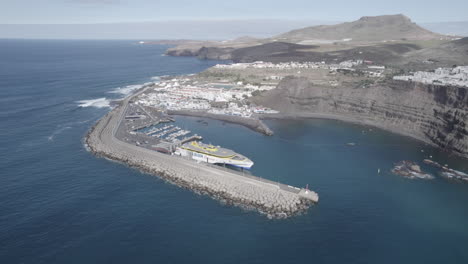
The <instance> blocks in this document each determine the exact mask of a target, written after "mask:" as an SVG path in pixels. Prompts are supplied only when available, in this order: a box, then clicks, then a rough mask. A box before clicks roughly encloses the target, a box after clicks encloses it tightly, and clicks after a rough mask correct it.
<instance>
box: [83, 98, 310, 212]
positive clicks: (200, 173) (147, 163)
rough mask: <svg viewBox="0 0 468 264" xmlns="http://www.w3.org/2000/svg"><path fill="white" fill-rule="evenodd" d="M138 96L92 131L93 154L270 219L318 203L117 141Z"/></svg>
mask: <svg viewBox="0 0 468 264" xmlns="http://www.w3.org/2000/svg"><path fill="white" fill-rule="evenodd" d="M141 92H143V91H141ZM141 92H139V93H141ZM137 95H138V94H135V95H133V96H131V97H129V98H127V99H125V100H123V101H122V102H121V104H120V105H119V106H117V107H116V108H115V109H113V110H112V111H111V112H109V113H108V114H107V115H106V116H104V117H103V118H102V119H101V120H99V121H98V122H97V123H96V124H95V126H94V127H93V128H92V129H91V130H90V132H89V133H88V135H87V136H86V144H87V145H88V147H89V148H90V150H91V151H92V152H93V153H95V154H97V155H101V156H104V157H107V158H110V159H113V160H117V161H121V162H124V163H126V164H128V165H129V166H132V167H136V168H139V169H141V170H142V171H145V172H149V173H152V174H155V175H158V176H160V177H162V178H164V179H165V180H167V181H169V182H171V183H174V184H176V185H178V186H181V187H185V188H188V189H191V190H193V191H195V192H199V193H203V194H207V195H209V196H211V197H213V198H215V199H218V200H223V201H225V202H226V203H228V204H234V205H238V206H241V207H247V208H254V209H256V210H258V211H259V212H261V213H264V214H266V215H268V217H271V218H284V217H288V216H291V215H295V214H297V213H299V212H301V211H304V210H306V209H307V208H308V207H309V206H310V205H311V204H313V203H316V202H318V195H317V194H316V193H315V192H312V191H309V190H307V191H306V190H304V189H299V188H295V187H292V186H289V185H284V184H280V183H276V182H273V181H269V180H266V179H263V178H258V177H255V176H252V175H247V174H246V175H241V174H239V173H236V172H235V171H230V170H228V169H223V168H216V167H214V166H209V165H207V164H204V163H197V162H195V161H193V160H187V159H183V158H179V157H176V156H171V155H167V154H162V153H158V152H156V151H152V150H150V149H146V148H142V147H139V146H136V145H133V144H130V143H127V142H124V141H121V140H118V139H117V138H116V137H115V131H116V129H117V128H118V127H119V125H120V123H121V121H122V119H123V118H124V117H125V112H126V107H127V105H128V101H129V100H130V99H131V98H133V97H134V96H137Z"/></svg>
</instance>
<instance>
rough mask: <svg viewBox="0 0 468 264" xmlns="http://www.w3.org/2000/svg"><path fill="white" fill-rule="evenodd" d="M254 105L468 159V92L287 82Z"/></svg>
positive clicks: (293, 79) (409, 85) (401, 84)
mask: <svg viewBox="0 0 468 264" xmlns="http://www.w3.org/2000/svg"><path fill="white" fill-rule="evenodd" d="M253 101H254V102H256V103H258V104H261V105H264V106H267V107H271V108H273V109H276V110H279V111H281V113H282V114H283V115H285V116H288V115H289V116H293V117H324V118H330V119H339V120H345V121H350V122H357V123H362V124H368V125H372V126H376V127H380V128H382V129H385V130H389V131H393V132H396V133H399V134H403V135H407V136H411V137H413V138H416V139H419V140H422V141H424V142H427V143H429V144H432V145H435V146H438V147H440V148H442V149H445V150H447V151H450V152H453V153H456V154H458V155H461V156H464V157H468V89H467V88H463V87H453V86H441V85H428V84H422V83H413V82H402V81H388V82H385V83H381V84H374V85H371V86H368V87H367V88H362V87H355V88H351V87H322V86H318V85H314V84H313V83H311V82H310V81H309V80H308V79H306V78H301V77H287V78H285V79H283V80H282V81H281V82H280V84H279V85H278V88H277V89H275V90H271V91H269V92H266V93H264V94H262V95H261V96H258V97H256V98H253Z"/></svg>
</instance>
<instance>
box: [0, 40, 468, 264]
mask: <svg viewBox="0 0 468 264" xmlns="http://www.w3.org/2000/svg"><path fill="white" fill-rule="evenodd" d="M165 48H166V47H165V46H146V45H135V44H134V43H132V42H128V41H32V40H23V41H19V40H0V57H1V58H2V60H0V69H1V70H0V89H1V92H2V97H1V98H0V102H1V103H0V120H1V122H2V126H0V147H1V150H2V151H1V154H0V155H1V157H0V168H1V171H0V201H1V203H0V262H1V263H129V262H133V263H187V262H194V263H198V262H203V263H296V262H317V263H441V262H444V263H467V261H468V251H466V245H467V244H468V227H467V224H466V223H467V220H468V206H466V205H467V202H468V184H463V183H456V182H451V181H447V180H445V179H443V178H441V177H438V176H437V171H436V170H435V169H433V168H431V167H427V166H425V165H422V164H421V165H422V167H423V169H424V170H427V171H428V172H430V173H432V174H434V175H436V176H437V177H436V179H434V180H431V181H424V180H407V179H404V178H401V177H399V176H395V175H392V174H390V173H389V170H390V169H391V168H392V165H393V164H394V163H395V162H398V161H400V160H403V159H408V160H413V161H418V162H421V160H422V159H423V158H425V157H427V156H429V155H433V156H434V159H435V160H437V161H439V162H441V163H448V164H449V165H450V166H452V167H454V168H456V169H460V170H464V171H468V161H467V160H462V159H457V158H455V157H451V156H448V155H447V154H446V153H443V152H440V151H437V150H435V149H433V148H431V147H428V146H425V145H424V144H423V143H420V142H417V141H414V140H412V139H408V138H405V137H401V136H398V135H394V134H391V133H387V132H384V131H380V130H377V129H372V128H370V127H363V126H357V125H351V124H346V123H342V122H336V121H329V120H303V121H300V120H295V121H278V120H271V121H267V123H268V125H269V126H270V127H271V128H272V129H273V130H274V131H275V135H274V136H273V137H266V136H263V135H260V134H258V133H255V132H252V131H250V130H249V129H247V128H244V127H241V126H238V125H233V124H225V123H223V122H220V121H215V120H208V119H207V120H205V121H206V122H207V123H208V125H204V124H202V123H200V122H197V120H199V118H193V117H177V122H178V123H179V124H181V125H183V126H184V127H185V128H188V129H191V130H192V131H193V132H196V133H198V134H201V135H203V136H204V138H205V140H204V141H205V142H211V143H213V144H219V145H222V146H225V147H228V148H232V149H234V150H236V151H238V152H240V153H242V154H244V155H246V156H248V157H250V158H251V159H252V160H254V162H255V165H254V167H253V168H252V173H254V174H255V175H258V176H261V177H265V178H269V179H271V180H275V181H276V180H278V181H281V182H283V183H287V184H291V185H295V186H300V187H303V186H305V185H306V184H309V186H310V188H312V189H313V190H315V191H317V192H318V193H319V195H320V199H321V200H320V203H319V204H318V205H317V206H314V207H312V208H310V209H309V210H308V211H307V213H305V214H304V215H302V216H298V217H294V218H291V219H287V220H268V219H267V218H266V217H264V216H261V215H259V214H258V213H255V212H248V211H243V210H242V209H239V208H236V207H230V206H225V205H222V204H220V203H218V202H217V201H214V200H212V199H210V198H208V197H205V196H199V195H196V194H194V193H192V192H190V191H188V190H184V189H180V188H177V187H175V186H172V185H170V184H167V183H165V182H163V181H161V180H160V179H158V178H157V177H154V176H151V175H146V174H142V173H140V172H138V171H136V170H133V169H130V168H127V167H125V166H124V165H122V164H118V163H113V162H110V161H107V160H105V159H99V158H96V157H94V156H92V155H91V154H90V153H88V152H87V151H86V150H85V149H84V147H83V144H82V141H81V140H82V137H83V135H84V134H85V133H86V131H87V130H88V129H89V127H90V126H91V125H92V124H93V122H95V121H96V120H97V119H98V118H99V117H101V116H102V115H103V114H105V113H106V112H107V111H108V108H105V107H103V108H98V107H99V106H102V103H103V102H105V100H101V101H99V102H95V103H93V102H92V101H87V103H88V105H90V106H89V107H79V105H83V104H84V103H83V102H79V101H82V100H93V99H98V98H107V99H109V98H117V97H120V96H122V95H121V94H116V93H110V91H121V92H122V89H120V90H118V89H117V88H119V87H124V88H125V87H126V86H127V85H132V84H138V83H143V82H147V81H150V80H151V79H150V78H151V77H152V76H158V75H165V74H185V73H195V72H199V71H201V70H203V69H205V68H207V67H209V66H211V65H214V64H216V63H218V62H214V61H199V60H197V59H194V58H172V57H165V56H161V54H162V52H163V51H164V49H165ZM116 89H117V90H116ZM370 129H371V130H372V131H370ZM348 142H355V143H356V146H347V145H346V143H348ZM421 150H424V152H421ZM379 168H380V169H381V173H380V174H377V169H379Z"/></svg>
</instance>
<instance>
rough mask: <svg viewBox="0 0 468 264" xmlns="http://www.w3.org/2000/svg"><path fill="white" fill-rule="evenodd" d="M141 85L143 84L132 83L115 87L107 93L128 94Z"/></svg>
mask: <svg viewBox="0 0 468 264" xmlns="http://www.w3.org/2000/svg"><path fill="white" fill-rule="evenodd" d="M141 87H143V84H133V85H127V86H125V87H119V88H116V89H114V90H112V91H110V92H109V93H116V94H122V95H127V94H130V93H131V92H133V91H135V90H138V89H140V88H141Z"/></svg>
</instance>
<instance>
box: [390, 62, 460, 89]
mask: <svg viewBox="0 0 468 264" xmlns="http://www.w3.org/2000/svg"><path fill="white" fill-rule="evenodd" d="M393 79H394V80H400V81H413V82H420V83H426V84H441V85H451V86H461V87H468V66H458V67H454V68H438V69H436V70H435V71H433V72H424V71H418V72H414V73H412V74H410V75H401V76H394V77H393Z"/></svg>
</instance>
